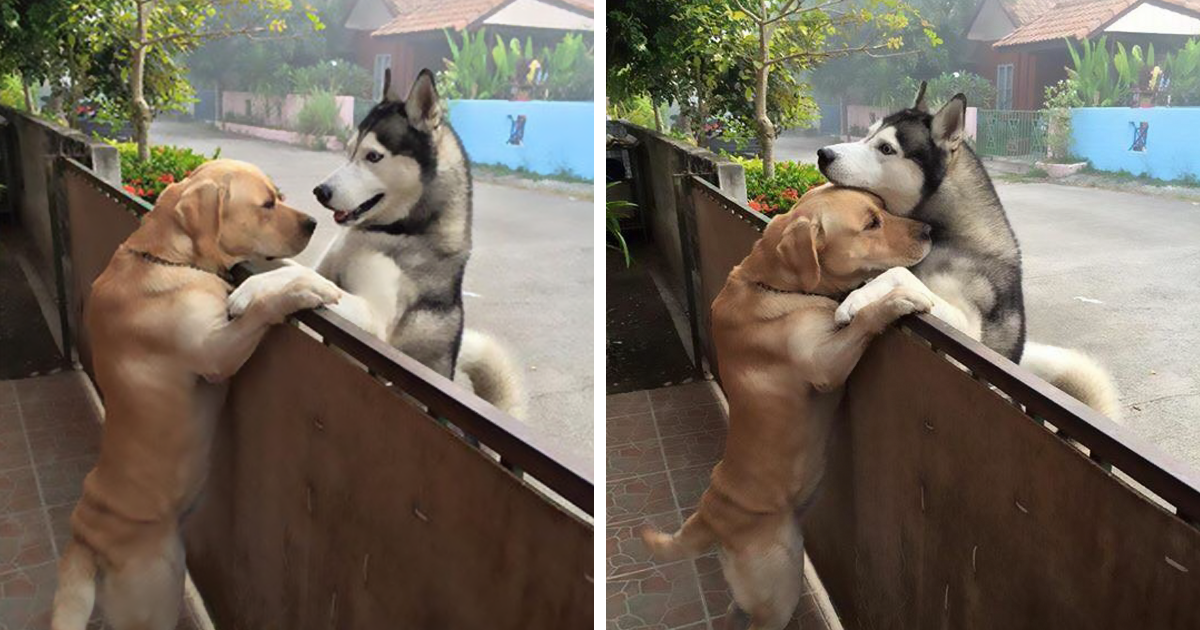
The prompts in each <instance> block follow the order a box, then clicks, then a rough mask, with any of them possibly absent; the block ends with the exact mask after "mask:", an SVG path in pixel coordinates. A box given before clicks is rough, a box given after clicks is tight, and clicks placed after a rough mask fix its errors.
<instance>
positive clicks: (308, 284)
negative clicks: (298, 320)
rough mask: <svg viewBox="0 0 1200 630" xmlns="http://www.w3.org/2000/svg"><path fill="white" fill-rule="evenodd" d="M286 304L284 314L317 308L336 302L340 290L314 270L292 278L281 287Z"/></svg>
mask: <svg viewBox="0 0 1200 630" xmlns="http://www.w3.org/2000/svg"><path fill="white" fill-rule="evenodd" d="M283 293H284V295H285V296H287V297H286V301H287V304H286V306H285V307H284V310H285V311H286V312H285V313H284V315H288V314H291V313H294V312H296V311H303V310H306V309H310V308H317V307H318V306H324V305H326V304H336V303H337V302H338V300H341V299H342V290H341V289H340V288H339V287H338V285H336V284H334V283H332V282H330V281H329V280H328V279H326V278H324V277H323V276H321V275H320V274H318V273H317V272H315V271H312V272H310V273H306V274H303V275H301V276H300V277H298V278H296V279H294V280H292V281H291V282H289V283H288V284H287V286H286V287H284V289H283Z"/></svg>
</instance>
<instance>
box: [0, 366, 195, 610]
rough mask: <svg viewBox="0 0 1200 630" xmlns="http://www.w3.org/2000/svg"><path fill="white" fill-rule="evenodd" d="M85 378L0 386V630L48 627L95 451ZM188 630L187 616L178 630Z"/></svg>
mask: <svg viewBox="0 0 1200 630" xmlns="http://www.w3.org/2000/svg"><path fill="white" fill-rule="evenodd" d="M84 378H85V377H84V376H83V375H82V374H81V373H79V372H64V373H60V374H55V375H52V376H42V377H37V378H29V379H23V380H17V381H0V630H21V629H29V630H45V629H46V628H49V627H50V605H51V601H52V600H53V598H54V588H55V585H56V583H57V579H56V563H57V560H58V555H59V553H60V552H61V550H62V549H63V547H64V546H65V545H66V543H67V541H68V540H70V537H71V529H70V524H69V519H70V516H71V510H72V509H73V508H74V506H75V502H76V501H77V500H78V499H79V494H80V489H81V487H82V484H83V477H84V475H86V474H87V472H88V471H89V470H91V467H92V465H93V464H94V463H95V459H96V455H97V454H98V453H99V448H100V423H99V418H98V417H97V414H96V411H95V407H94V405H93V404H92V402H91V400H90V398H89V397H88V391H87V389H86V386H85V385H84V381H83V379H84ZM89 627H91V628H100V623H99V621H98V620H95V619H94V620H93V623H92V624H91V625H90V626H89ZM194 628H195V625H194V622H193V621H192V620H191V619H190V617H189V616H188V615H187V614H186V613H185V614H184V615H183V619H182V620H181V621H180V624H179V629H180V630H193V629H194Z"/></svg>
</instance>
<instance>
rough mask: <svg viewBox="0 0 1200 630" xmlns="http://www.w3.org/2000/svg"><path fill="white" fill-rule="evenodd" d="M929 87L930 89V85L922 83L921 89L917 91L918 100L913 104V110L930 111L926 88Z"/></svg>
mask: <svg viewBox="0 0 1200 630" xmlns="http://www.w3.org/2000/svg"><path fill="white" fill-rule="evenodd" d="M927 87H929V84H928V83H926V82H925V81H922V82H921V87H920V88H918V89H917V100H916V101H915V102H913V109H915V110H917V111H919V112H927V111H929V105H928V104H926V103H925V88H927Z"/></svg>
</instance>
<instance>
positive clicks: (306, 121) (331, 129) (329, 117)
mask: <svg viewBox="0 0 1200 630" xmlns="http://www.w3.org/2000/svg"><path fill="white" fill-rule="evenodd" d="M296 131H299V132H300V133H303V134H308V135H310V136H315V137H317V138H324V137H325V136H337V135H340V134H341V131H342V121H341V119H339V118H338V106H337V98H335V97H334V95H333V92H316V93H314V94H311V95H309V96H308V97H307V98H305V99H304V107H301V108H300V114H299V115H298V116H297V117H296Z"/></svg>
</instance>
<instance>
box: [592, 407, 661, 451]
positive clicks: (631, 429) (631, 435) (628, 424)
mask: <svg viewBox="0 0 1200 630" xmlns="http://www.w3.org/2000/svg"><path fill="white" fill-rule="evenodd" d="M604 424H605V427H606V429H607V430H606V431H605V440H606V441H607V443H608V447H609V448H612V447H614V446H621V445H623V444H631V443H634V442H644V441H646V440H654V439H658V433H657V432H656V431H655V430H654V416H652V415H650V413H635V414H633V415H629V416H618V417H615V418H608V419H607V420H605V422H604Z"/></svg>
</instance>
